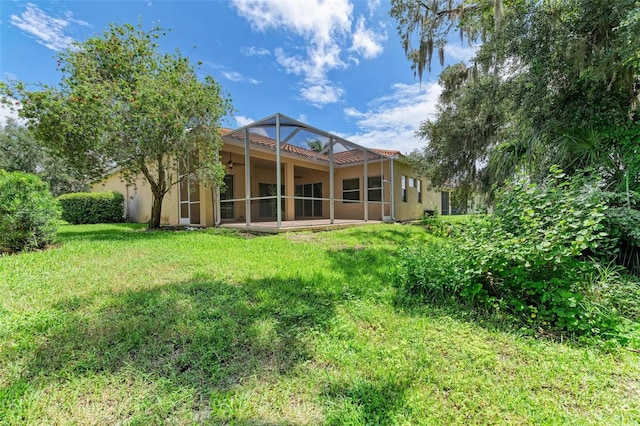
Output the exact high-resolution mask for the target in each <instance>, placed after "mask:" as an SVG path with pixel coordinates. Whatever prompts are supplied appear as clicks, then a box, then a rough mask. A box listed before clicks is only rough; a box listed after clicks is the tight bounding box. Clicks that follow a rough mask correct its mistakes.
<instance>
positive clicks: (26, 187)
mask: <svg viewBox="0 0 640 426" xmlns="http://www.w3.org/2000/svg"><path fill="white" fill-rule="evenodd" d="M59 217H60V212H59V208H58V204H57V202H56V199H55V198H53V196H52V195H51V193H50V192H49V186H48V185H47V184H46V183H44V182H42V180H40V178H39V177H37V176H35V175H32V174H28V173H22V172H12V173H7V172H6V171H4V170H0V252H11V253H15V252H19V251H29V250H35V249H40V248H44V247H46V246H47V245H48V244H51V243H52V242H53V241H54V240H55V238H56V234H57V230H58V219H59Z"/></svg>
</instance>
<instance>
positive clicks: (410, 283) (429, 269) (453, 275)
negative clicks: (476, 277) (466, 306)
mask: <svg viewBox="0 0 640 426" xmlns="http://www.w3.org/2000/svg"><path fill="white" fill-rule="evenodd" d="M399 259H400V274H399V285H400V287H401V288H402V290H403V293H404V294H406V295H408V296H411V297H414V298H415V297H418V298H420V299H422V300H424V301H428V302H437V301H439V300H442V299H446V298H450V297H454V298H455V297H457V296H458V295H459V294H460V290H461V289H462V288H464V287H465V286H466V285H468V276H467V275H465V271H466V270H467V265H466V261H465V257H464V255H462V252H460V251H459V250H457V249H456V247H455V246H454V245H453V244H452V243H451V242H449V241H444V240H441V241H434V242H433V243H430V244H428V245H423V246H417V247H415V246H414V247H405V248H403V249H402V250H401V251H400V256H399Z"/></svg>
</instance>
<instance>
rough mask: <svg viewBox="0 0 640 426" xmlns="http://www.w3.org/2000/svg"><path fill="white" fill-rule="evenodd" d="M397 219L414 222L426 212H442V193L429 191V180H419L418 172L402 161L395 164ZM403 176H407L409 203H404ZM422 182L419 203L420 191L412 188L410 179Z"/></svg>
mask: <svg viewBox="0 0 640 426" xmlns="http://www.w3.org/2000/svg"><path fill="white" fill-rule="evenodd" d="M393 172H394V173H393V174H394V199H395V219H396V220H412V219H419V218H421V217H422V216H423V214H424V211H425V210H434V211H435V210H437V211H438V212H439V211H440V192H438V191H433V190H427V180H426V179H424V178H419V177H418V176H417V174H416V172H415V171H414V170H413V169H412V168H411V167H410V166H409V165H408V164H405V163H404V162H402V161H395V162H394V170H393ZM402 176H406V178H407V181H406V186H407V188H406V189H407V201H406V202H404V201H402ZM409 178H413V179H414V181H417V180H420V181H421V188H422V202H421V203H419V202H418V189H417V188H416V187H415V186H411V185H410V184H409V183H410V179H409Z"/></svg>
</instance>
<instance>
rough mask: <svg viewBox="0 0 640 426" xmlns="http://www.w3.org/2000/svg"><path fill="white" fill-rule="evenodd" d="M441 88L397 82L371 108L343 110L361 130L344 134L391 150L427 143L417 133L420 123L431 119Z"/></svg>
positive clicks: (413, 147)
mask: <svg viewBox="0 0 640 426" xmlns="http://www.w3.org/2000/svg"><path fill="white" fill-rule="evenodd" d="M441 90H442V88H441V87H440V86H439V85H438V84H437V83H428V84H424V83H423V85H422V88H420V84H419V83H416V84H394V85H393V86H392V92H391V94H389V95H387V96H383V97H381V98H378V99H376V100H374V101H373V102H371V104H370V108H369V110H368V111H359V110H357V109H355V108H346V109H345V110H344V112H345V114H346V115H347V116H348V117H351V118H353V119H355V121H356V124H357V125H358V127H359V128H360V131H359V132H357V133H355V134H352V135H346V136H345V137H346V138H347V139H349V140H351V141H353V142H355V143H357V144H360V145H363V146H367V147H370V148H383V149H392V150H397V151H400V152H402V153H403V154H407V153H409V152H411V151H413V150H414V149H416V148H420V147H422V146H424V144H425V142H424V141H422V140H420V139H419V138H417V137H416V136H415V132H416V131H417V130H418V129H419V128H420V123H421V122H422V121H424V120H426V119H428V118H432V117H433V115H434V113H435V112H436V103H437V101H438V96H440V92H441Z"/></svg>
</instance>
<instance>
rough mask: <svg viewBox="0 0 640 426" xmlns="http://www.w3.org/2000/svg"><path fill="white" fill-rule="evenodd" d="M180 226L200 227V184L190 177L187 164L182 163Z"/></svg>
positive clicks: (180, 167) (180, 168)
mask: <svg viewBox="0 0 640 426" xmlns="http://www.w3.org/2000/svg"><path fill="white" fill-rule="evenodd" d="M179 172H180V176H181V177H182V180H181V181H180V185H179V192H180V194H179V198H180V208H179V210H180V220H179V222H180V225H200V183H199V182H198V180H197V179H194V178H192V177H190V176H189V175H188V173H187V172H188V168H187V166H186V165H185V162H180V166H179Z"/></svg>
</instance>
